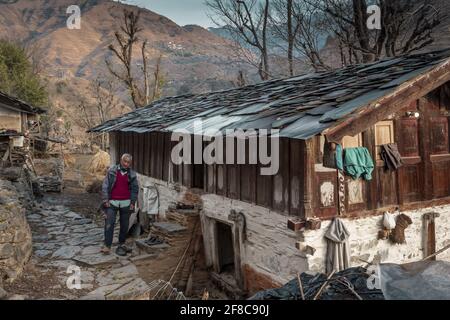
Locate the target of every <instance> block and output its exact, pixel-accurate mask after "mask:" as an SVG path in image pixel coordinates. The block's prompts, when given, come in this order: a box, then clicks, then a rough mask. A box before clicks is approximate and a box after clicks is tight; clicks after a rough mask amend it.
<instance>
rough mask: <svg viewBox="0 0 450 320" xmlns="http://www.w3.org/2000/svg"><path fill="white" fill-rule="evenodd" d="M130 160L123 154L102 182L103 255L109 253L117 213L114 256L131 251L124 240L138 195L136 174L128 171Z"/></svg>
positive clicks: (124, 254) (128, 156)
mask: <svg viewBox="0 0 450 320" xmlns="http://www.w3.org/2000/svg"><path fill="white" fill-rule="evenodd" d="M132 160H133V158H132V157H131V155H129V154H124V155H123V156H122V157H121V159H120V164H119V165H115V166H113V167H111V168H110V169H109V170H108V173H107V174H106V178H105V180H104V181H103V188H102V193H103V206H104V208H105V216H106V217H105V245H104V247H103V248H102V252H103V253H104V254H109V253H110V252H111V246H112V242H113V236H114V226H115V223H116V215H117V212H119V214H120V233H119V246H118V247H117V249H116V254H118V255H120V256H126V255H127V253H130V252H131V249H129V248H128V247H127V246H126V245H125V240H126V237H127V233H128V229H129V228H128V227H129V219H130V213H131V212H132V211H134V208H135V204H136V201H137V198H138V193H139V185H138V181H137V176H136V172H135V171H133V170H131V169H130V167H131V162H132Z"/></svg>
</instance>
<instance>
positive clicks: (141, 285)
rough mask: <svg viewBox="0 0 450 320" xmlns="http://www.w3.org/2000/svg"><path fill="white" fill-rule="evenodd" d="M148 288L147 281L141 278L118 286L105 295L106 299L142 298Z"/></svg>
mask: <svg viewBox="0 0 450 320" xmlns="http://www.w3.org/2000/svg"><path fill="white" fill-rule="evenodd" d="M149 290H150V288H149V286H148V285H147V283H146V282H145V281H144V280H142V279H141V278H138V279H135V280H133V281H131V282H130V283H128V284H126V285H124V286H123V287H120V288H119V289H117V290H115V291H113V292H111V293H110V294H108V295H107V296H106V299H107V300H126V299H137V298H142V297H143V296H144V295H145V294H146V293H148V292H149Z"/></svg>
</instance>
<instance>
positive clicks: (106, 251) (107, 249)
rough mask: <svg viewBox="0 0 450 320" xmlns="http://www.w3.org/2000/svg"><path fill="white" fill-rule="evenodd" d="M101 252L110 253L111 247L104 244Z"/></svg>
mask: <svg viewBox="0 0 450 320" xmlns="http://www.w3.org/2000/svg"><path fill="white" fill-rule="evenodd" d="M100 252H101V253H103V254H110V253H111V248H109V247H107V246H103V247H102V250H100Z"/></svg>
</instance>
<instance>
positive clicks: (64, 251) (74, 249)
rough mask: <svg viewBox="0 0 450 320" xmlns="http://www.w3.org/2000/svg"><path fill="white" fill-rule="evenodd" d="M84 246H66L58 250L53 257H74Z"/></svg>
mask: <svg viewBox="0 0 450 320" xmlns="http://www.w3.org/2000/svg"><path fill="white" fill-rule="evenodd" d="M81 249H82V247H80V246H64V247H62V248H60V249H58V250H56V251H55V252H54V253H53V255H52V258H60V259H72V258H73V257H74V256H75V255H76V254H77V253H78V252H80V251H81Z"/></svg>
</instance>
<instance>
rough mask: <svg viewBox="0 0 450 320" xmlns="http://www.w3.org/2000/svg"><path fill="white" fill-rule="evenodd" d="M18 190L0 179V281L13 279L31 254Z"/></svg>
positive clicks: (29, 235) (28, 228) (23, 210)
mask: <svg viewBox="0 0 450 320" xmlns="http://www.w3.org/2000/svg"><path fill="white" fill-rule="evenodd" d="M20 198H22V197H21V196H20V194H19V193H18V190H17V189H16V187H15V186H14V185H13V184H12V183H11V182H9V181H6V180H0V283H1V281H2V280H8V281H13V280H14V279H16V278H17V277H18V276H19V275H20V274H21V273H22V271H23V268H24V265H25V264H26V263H27V262H28V260H29V258H30V256H31V250H32V243H31V230H30V227H29V225H28V222H27V220H26V217H25V211H26V209H25V208H24V206H23V204H22V201H21V199H20Z"/></svg>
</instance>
